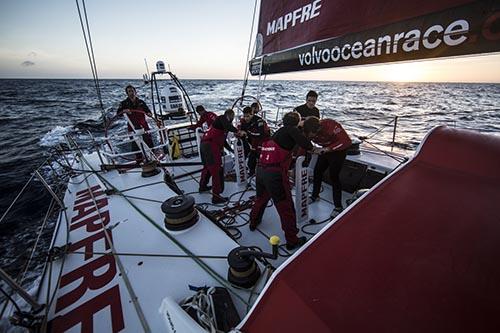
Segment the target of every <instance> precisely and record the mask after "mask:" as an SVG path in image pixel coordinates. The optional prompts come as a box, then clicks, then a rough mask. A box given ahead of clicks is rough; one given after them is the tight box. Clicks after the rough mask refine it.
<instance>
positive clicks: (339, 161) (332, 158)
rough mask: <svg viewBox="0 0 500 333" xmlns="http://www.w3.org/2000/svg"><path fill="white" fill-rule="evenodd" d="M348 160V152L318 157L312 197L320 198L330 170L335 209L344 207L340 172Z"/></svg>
mask: <svg viewBox="0 0 500 333" xmlns="http://www.w3.org/2000/svg"><path fill="white" fill-rule="evenodd" d="M345 158H346V151H345V150H339V151H332V152H329V153H324V154H322V155H319V156H318V161H317V162H316V166H315V167H314V180H313V191H312V195H311V196H312V197H314V198H315V197H318V196H319V191H320V190H321V182H322V180H323V174H324V173H325V170H326V169H329V174H330V179H331V181H332V189H333V203H334V205H335V207H339V208H340V207H342V184H341V182H340V177H339V175H340V170H341V169H342V165H343V164H344V161H345Z"/></svg>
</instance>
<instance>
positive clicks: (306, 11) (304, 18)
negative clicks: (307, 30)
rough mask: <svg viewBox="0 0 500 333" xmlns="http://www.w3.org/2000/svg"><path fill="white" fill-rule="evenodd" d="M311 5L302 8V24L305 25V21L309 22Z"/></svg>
mask: <svg viewBox="0 0 500 333" xmlns="http://www.w3.org/2000/svg"><path fill="white" fill-rule="evenodd" d="M311 7H312V6H311V4H307V5H305V6H304V7H302V18H301V19H300V23H304V22H305V21H309V18H310V16H311Z"/></svg>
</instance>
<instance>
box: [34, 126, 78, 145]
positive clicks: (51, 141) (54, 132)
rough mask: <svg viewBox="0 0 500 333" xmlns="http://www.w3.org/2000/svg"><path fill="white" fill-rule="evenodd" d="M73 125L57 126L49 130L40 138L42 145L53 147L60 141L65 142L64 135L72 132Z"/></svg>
mask: <svg viewBox="0 0 500 333" xmlns="http://www.w3.org/2000/svg"><path fill="white" fill-rule="evenodd" d="M72 130H73V126H59V125H58V126H56V127H54V128H53V129H51V130H50V131H49V132H47V133H46V134H45V135H44V136H43V137H42V138H41V139H40V146H42V147H53V146H55V145H57V144H59V143H63V142H65V140H64V135H65V134H67V133H69V132H71V131H72Z"/></svg>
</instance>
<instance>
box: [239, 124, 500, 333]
mask: <svg viewBox="0 0 500 333" xmlns="http://www.w3.org/2000/svg"><path fill="white" fill-rule="evenodd" d="M498 170H500V137H498V136H486V135H480V134H477V133H474V132H470V131H465V130H455V129H449V128H446V127H440V128H437V129H435V130H434V131H433V132H432V133H431V134H430V136H429V137H428V139H427V140H426V142H425V144H424V145H423V147H422V148H421V151H420V152H419V153H418V155H417V156H416V157H415V158H414V159H413V160H412V161H410V162H409V163H408V165H406V166H405V167H403V168H402V169H400V170H399V171H398V172H397V173H395V174H394V175H392V176H391V177H390V178H389V179H387V180H386V181H384V182H383V183H382V184H380V185H379V186H378V187H377V188H375V189H374V190H373V191H372V192H370V193H369V194H368V195H367V196H366V197H365V198H364V199H363V200H362V201H361V202H359V204H357V205H356V206H354V207H352V209H350V210H349V211H347V212H346V214H345V215H344V216H342V217H341V219H339V220H338V221H337V222H336V223H335V224H334V225H332V226H331V227H330V228H329V229H328V230H326V232H324V233H323V234H322V235H321V236H320V237H318V238H317V239H316V241H315V242H314V243H312V244H310V246H308V247H307V248H306V249H305V250H304V252H302V253H301V254H300V255H299V256H297V257H296V258H295V260H293V261H292V262H290V263H289V264H288V265H287V266H286V267H284V269H283V270H282V271H281V272H279V273H278V275H277V276H276V277H275V279H274V281H272V283H271V285H270V286H269V288H268V290H267V291H266V293H265V294H264V295H263V297H262V298H261V300H260V302H259V303H258V304H257V305H256V307H255V309H254V310H253V311H252V313H251V314H250V315H249V317H248V318H247V320H246V321H245V323H244V324H243V327H242V331H243V332H245V333H251V332H267V331H273V332H500V317H499V316H498V310H499V309H500V284H499V283H498V281H500V265H499V264H498V262H499V260H500V246H499V244H500V209H499V203H500V191H499V189H500V175H499V173H498Z"/></svg>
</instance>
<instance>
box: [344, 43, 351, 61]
mask: <svg viewBox="0 0 500 333" xmlns="http://www.w3.org/2000/svg"><path fill="white" fill-rule="evenodd" d="M350 49H351V45H350V44H345V45H344V47H343V48H342V59H344V60H349V58H350V57H351V53H350V52H347V53H346V52H345V50H350Z"/></svg>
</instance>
